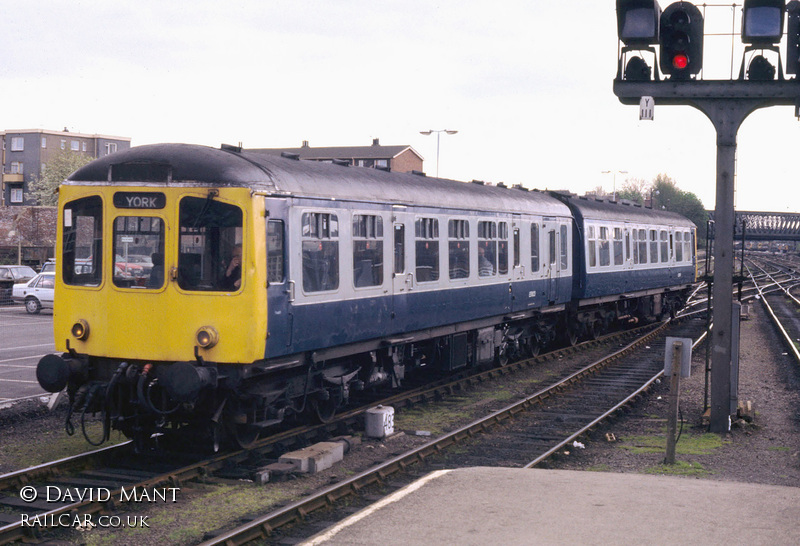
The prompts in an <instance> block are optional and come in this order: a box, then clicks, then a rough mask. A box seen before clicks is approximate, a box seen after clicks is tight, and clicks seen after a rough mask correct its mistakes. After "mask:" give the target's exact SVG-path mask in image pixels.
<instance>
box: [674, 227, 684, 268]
mask: <svg viewBox="0 0 800 546" xmlns="http://www.w3.org/2000/svg"><path fill="white" fill-rule="evenodd" d="M675 261H676V262H682V261H683V233H682V232H680V231H676V232H675Z"/></svg>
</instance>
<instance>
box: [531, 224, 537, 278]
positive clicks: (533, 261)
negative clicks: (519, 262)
mask: <svg viewBox="0 0 800 546" xmlns="http://www.w3.org/2000/svg"><path fill="white" fill-rule="evenodd" d="M531 271H539V224H531Z"/></svg>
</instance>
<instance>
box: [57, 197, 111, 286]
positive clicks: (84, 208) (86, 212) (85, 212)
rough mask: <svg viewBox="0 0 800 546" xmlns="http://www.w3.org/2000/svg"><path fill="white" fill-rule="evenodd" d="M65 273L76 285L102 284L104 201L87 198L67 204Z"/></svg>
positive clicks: (64, 223)
mask: <svg viewBox="0 0 800 546" xmlns="http://www.w3.org/2000/svg"><path fill="white" fill-rule="evenodd" d="M63 229H64V232H63V233H64V235H63V245H64V246H63V248H62V257H63V262H64V263H63V264H62V273H63V277H64V282H65V283H66V284H71V285H73V286H99V285H100V281H101V279H102V256H103V201H102V200H101V199H100V197H98V196H94V197H84V198H83V199H77V200H75V201H71V202H69V203H67V204H66V205H64V212H63Z"/></svg>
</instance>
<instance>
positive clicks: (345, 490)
mask: <svg viewBox="0 0 800 546" xmlns="http://www.w3.org/2000/svg"><path fill="white" fill-rule="evenodd" d="M702 328H703V325H702V324H700V321H686V322H684V323H683V325H673V326H669V328H668V327H667V325H666V324H665V325H663V326H661V327H660V328H659V329H657V330H654V331H653V332H651V333H649V334H648V335H646V336H643V337H641V338H640V339H638V340H636V341H634V342H633V343H630V344H629V345H627V346H626V347H624V348H623V349H621V350H619V351H616V352H614V353H613V354H611V355H609V356H607V357H605V358H602V359H601V360H599V361H597V362H594V363H592V364H590V365H588V366H584V367H582V368H581V369H580V370H577V371H575V372H574V373H572V374H570V375H569V376H567V377H564V378H563V379H561V380H560V381H557V382H555V383H554V384H552V385H551V386H549V387H547V388H545V389H542V390H540V391H538V392H536V393H534V394H533V395H531V396H528V397H526V398H525V399H523V400H520V401H518V402H515V403H513V404H511V405H509V406H507V407H505V408H503V409H501V410H499V411H495V412H493V413H491V414H490V415H488V416H486V417H484V418H481V419H479V420H477V421H475V422H473V423H470V424H468V425H466V426H463V427H461V428H459V429H457V430H454V431H452V432H450V433H448V434H444V435H442V436H440V437H439V438H436V439H434V440H432V441H430V442H428V443H426V444H424V445H422V446H420V447H417V448H415V449H413V450H411V451H409V452H407V453H404V454H402V455H399V456H397V457H394V458H392V459H390V460H387V461H386V462H384V463H382V464H380V465H377V466H375V467H373V468H371V469H369V470H367V471H365V472H362V473H360V474H358V475H356V476H353V477H351V478H349V479H347V480H344V481H342V482H339V483H337V484H335V485H332V486H329V487H327V488H325V489H323V490H321V491H319V492H317V493H316V494H314V495H311V496H309V497H307V498H305V499H303V500H301V501H297V502H295V503H292V504H290V505H287V506H285V507H283V508H281V509H279V510H276V511H274V512H272V513H269V514H266V515H264V516H262V517H259V518H256V519H253V520H252V521H250V522H248V523H246V524H243V525H241V526H239V527H237V528H235V529H232V530H228V531H225V532H222V533H220V534H218V535H217V536H215V537H213V538H211V539H209V540H208V541H206V542H204V543H203V544H204V546H210V545H216V544H226V545H234V544H244V543H247V542H250V541H254V540H258V541H260V542H264V541H266V542H271V541H273V540H279V539H282V538H287V537H283V536H282V535H283V534H284V533H285V534H286V535H288V538H290V539H298V538H305V537H308V536H310V535H312V534H315V533H316V532H318V531H319V530H320V526H319V524H318V522H316V523H317V524H316V525H308V522H309V520H311V521H315V518H314V517H313V514H314V513H315V512H318V513H319V512H322V513H325V515H323V516H321V517H322V518H324V521H327V520H331V519H332V520H337V519H340V518H342V517H345V516H346V515H348V514H349V513H350V512H352V510H353V503H354V502H355V503H356V506H357V503H358V501H353V500H352V499H350V497H353V496H358V495H364V492H368V494H367V495H366V500H365V502H370V501H372V500H375V499H374V498H371V495H373V494H374V492H373V491H374V490H376V489H377V490H380V491H381V493H382V494H387V493H390V492H391V490H394V489H396V488H398V487H401V486H403V485H404V484H405V483H409V482H410V481H413V480H414V479H415V478H416V477H417V475H418V474H417V473H416V472H415V471H414V470H413V467H414V465H417V464H421V463H429V462H431V461H438V463H437V464H439V465H444V466H447V467H448V468H451V467H453V466H474V465H484V466H486V465H492V466H516V467H524V468H530V467H532V466H535V465H538V464H540V463H541V462H542V461H544V460H546V459H547V458H548V457H550V456H552V455H553V454H554V453H556V452H558V451H559V450H561V449H563V448H564V447H565V446H567V445H570V443H571V442H574V441H577V439H578V438H580V437H581V436H583V435H585V434H587V433H588V432H589V431H590V430H591V429H592V428H594V427H596V426H597V425H598V423H600V422H602V421H603V420H605V419H607V418H608V417H609V416H611V415H614V414H615V413H616V412H618V411H619V410H620V409H621V408H623V407H624V406H625V405H626V404H629V403H631V402H632V401H634V400H636V399H637V397H639V396H640V395H641V394H642V393H643V392H644V391H646V390H647V389H648V388H649V387H650V385H652V384H653V383H654V382H655V381H657V380H659V378H660V377H661V375H662V374H663V371H662V368H663V345H664V340H663V335H665V334H666V332H667V331H669V333H670V335H676V336H679V337H687V335H688V334H689V333H690V331H693V332H695V333H696V332H698V331H699V330H702ZM696 337H701V336H700V335H698V336H696ZM454 446H459V453H458V454H457V455H450V454H449V452H448V451H447V450H448V448H452V447H454ZM498 453H502V456H501V457H498V456H497V454H498ZM390 480H391V481H390ZM387 483H389V485H388V486H385V485H386V484H387ZM387 489H388V491H387ZM345 498H348V503H347V505H348V509H346V510H345V511H344V513H341V514H339V515H338V516H336V515H331V514H327V511H331V510H332V509H333V508H334V507H335V506H337V504H338V503H340V501H341V500H342V499H345ZM323 509H327V510H323ZM284 529H288V531H284ZM276 530H280V531H277V532H276Z"/></svg>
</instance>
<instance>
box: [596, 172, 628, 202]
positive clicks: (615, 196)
mask: <svg viewBox="0 0 800 546" xmlns="http://www.w3.org/2000/svg"><path fill="white" fill-rule="evenodd" d="M602 172H603V174H609V173H613V175H614V189H613V192H614V193H613V196H612V197H611V199H612V200H613V201H616V200H617V173H619V174H628V171H602Z"/></svg>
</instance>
